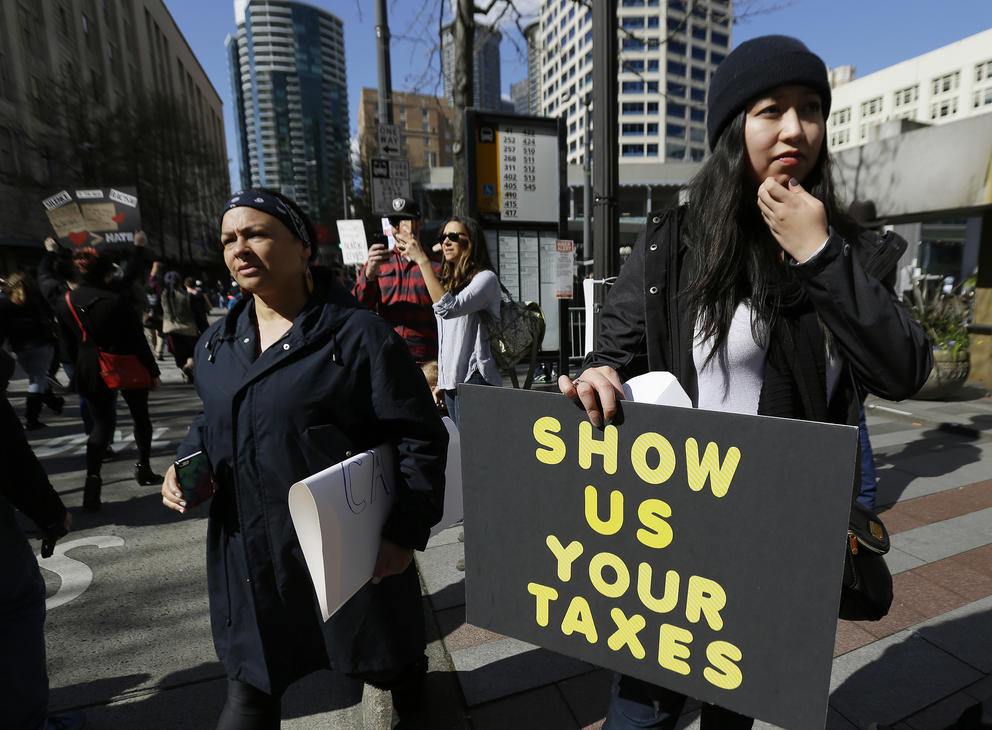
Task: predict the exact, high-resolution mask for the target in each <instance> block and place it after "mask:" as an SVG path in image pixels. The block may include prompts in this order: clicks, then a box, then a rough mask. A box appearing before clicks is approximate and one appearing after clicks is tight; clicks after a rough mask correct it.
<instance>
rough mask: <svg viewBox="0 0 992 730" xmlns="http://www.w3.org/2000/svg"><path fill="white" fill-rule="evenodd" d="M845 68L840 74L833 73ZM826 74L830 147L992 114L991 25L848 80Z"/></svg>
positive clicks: (851, 74) (849, 76) (849, 75)
mask: <svg viewBox="0 0 992 730" xmlns="http://www.w3.org/2000/svg"><path fill="white" fill-rule="evenodd" d="M841 69H845V70H846V73H845V74H844V76H845V77H846V78H847V80H846V81H844V80H843V78H841V79H838V78H837V77H836V74H837V72H838V71H840V70H841ZM841 69H836V70H834V71H833V72H831V76H832V78H831V84H832V85H833V87H834V88H833V102H832V104H831V111H830V119H829V120H828V122H827V135H828V137H827V139H828V142H829V144H830V148H831V149H832V150H838V151H839V150H843V149H846V148H848V147H856V146H858V145H862V144H865V143H866V142H869V141H872V140H873V139H877V138H880V137H884V136H890V135H891V134H893V133H895V134H898V133H899V131H901V130H902V129H904V128H906V127H907V126H914V125H915V126H918V125H920V124H944V123H947V122H953V121H957V120H959V119H965V118H967V117H970V116H975V115H977V114H987V113H989V112H992V29H989V30H985V31H983V32H981V33H976V34H975V35H972V36H968V37H967V38H963V39H962V40H959V41H956V42H955V43H951V44H948V45H946V46H943V47H941V48H938V49H936V50H934V51H930V52H929V53H924V54H923V55H921V56H917V57H915V58H910V59H908V60H906V61H902V62H900V63H897V64H895V65H893V66H889V67H888V68H884V69H882V70H881V71H876V72H875V73H872V74H868V75H867V76H864V77H862V78H860V79H859V78H854V69H852V68H851V67H850V66H844V67H841Z"/></svg>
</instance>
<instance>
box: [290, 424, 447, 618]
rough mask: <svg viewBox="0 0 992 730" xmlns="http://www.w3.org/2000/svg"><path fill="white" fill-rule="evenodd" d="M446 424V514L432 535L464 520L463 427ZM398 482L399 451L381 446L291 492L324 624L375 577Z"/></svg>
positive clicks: (293, 512) (298, 484)
mask: <svg viewBox="0 0 992 730" xmlns="http://www.w3.org/2000/svg"><path fill="white" fill-rule="evenodd" d="M442 420H443V421H444V425H445V427H446V428H447V429H448V462H447V466H446V468H445V472H444V478H445V491H444V514H443V516H442V517H441V521H440V522H438V524H437V525H435V526H434V528H433V529H432V530H431V534H432V535H436V534H437V533H438V532H440V531H441V530H443V529H445V528H447V527H451V525H453V524H455V523H456V522H458V521H459V520H460V519H462V488H461V460H460V457H459V453H460V443H459V440H458V429H457V428H456V427H455V424H454V422H453V421H452V420H451V419H450V418H448V417H445V418H443V419H442ZM395 479H396V471H395V454H394V449H393V447H392V446H390V445H388V444H382V445H380V446H377V447H375V448H373V449H370V450H369V451H363V452H362V453H360V454H357V455H356V456H352V457H351V458H348V459H345V460H344V461H342V462H339V463H337V464H335V465H334V466H330V467H328V468H327V469H324V470H323V471H320V472H317V473H316V474H313V475H311V476H309V477H307V478H306V479H303V480H302V481H299V482H296V483H295V484H294V485H293V486H291V487H290V488H289V513H290V516H291V517H292V519H293V527H294V528H295V529H296V537H297V539H298V540H299V541H300V547H301V548H302V550H303V557H304V559H305V560H306V563H307V570H308V571H309V573H310V579H311V581H312V582H313V587H314V591H316V593H317V602H318V604H319V605H320V611H321V614H322V615H323V617H324V620H325V621H327V619H329V618H330V617H331V616H333V615H334V613H335V612H336V611H337V610H338V609H339V608H341V606H343V605H344V604H345V603H346V602H347V601H348V599H349V598H351V597H352V596H353V595H355V593H357V592H358V590H359V589H360V588H361V587H362V586H363V585H365V584H366V583H367V582H368V581H369V579H370V578H371V577H372V569H373V568H374V567H375V560H376V556H377V555H378V553H379V542H380V540H381V534H382V526H383V525H384V524H385V522H386V517H387V516H388V514H389V509H390V508H391V507H392V504H393V495H394V489H395Z"/></svg>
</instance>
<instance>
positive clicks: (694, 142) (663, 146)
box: [538, 0, 731, 164]
mask: <svg viewBox="0 0 992 730" xmlns="http://www.w3.org/2000/svg"><path fill="white" fill-rule="evenodd" d="M617 16H618V17H617V19H618V24H619V28H618V29H617V32H618V33H619V46H620V59H619V69H618V73H619V91H620V96H619V99H618V107H619V136H620V138H619V147H620V148H619V150H617V153H618V154H619V155H620V162H621V163H628V162H667V161H679V162H681V161H698V160H702V159H703V156H704V155H705V154H706V149H707V147H706V90H707V87H708V86H709V81H710V78H711V77H712V75H713V71H714V70H715V69H716V67H717V65H718V64H719V63H720V62H721V61H722V60H723V59H724V58H725V57H726V55H727V54H728V53H729V51H730V26H731V3H730V0H696V1H695V2H693V3H687V2H685V0H620V2H619V3H618V6H617ZM539 23H540V31H539V35H538V43H539V44H540V50H541V53H542V56H541V59H542V66H541V114H543V115H544V116H550V117H557V116H564V117H565V118H566V124H567V129H568V142H567V145H568V161H569V163H575V164H577V163H581V162H582V161H583V160H584V157H585V137H586V134H585V119H586V106H585V105H586V99H587V96H588V98H589V102H590V103H591V104H595V103H596V95H595V93H594V92H593V88H592V13H591V11H590V10H589V8H588V7H587V6H583V5H580V4H578V3H574V2H571V0H544V2H543V3H542V4H541V12H540V20H539Z"/></svg>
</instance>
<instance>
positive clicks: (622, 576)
mask: <svg viewBox="0 0 992 730" xmlns="http://www.w3.org/2000/svg"><path fill="white" fill-rule="evenodd" d="M607 566H609V567H610V568H613V570H614V572H616V574H617V579H616V580H615V581H614V582H613V583H607V582H606V579H605V578H603V568H605V567H607ZM589 580H590V581H591V582H592V587H593V588H595V589H596V590H597V591H599V592H600V593H601V594H602V595H604V596H606V597H607V598H619V597H620V596H622V595H623V594H624V593H626V592H627V588H628V587H629V586H630V571H628V570H627V565H626V564H625V563H624V562H623V560H621V559H620V557H619V556H617V555H614V554H613V553H596V554H595V555H593V556H592V560H590V561H589Z"/></svg>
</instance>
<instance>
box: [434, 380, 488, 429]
mask: <svg viewBox="0 0 992 730" xmlns="http://www.w3.org/2000/svg"><path fill="white" fill-rule="evenodd" d="M465 382H466V383H468V384H469V385H489V383H487V382H486V379H485V378H484V377H482V373H480V372H479V371H478V370H476V371H475V372H473V373H472V374H471V375H469V376H468V380H466V381H465ZM444 405H445V407H446V408H447V409H448V415H449V416H450V417H451V420H452V421H454V422H455V425H456V426H457V425H458V391H457V390H446V391H444Z"/></svg>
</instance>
